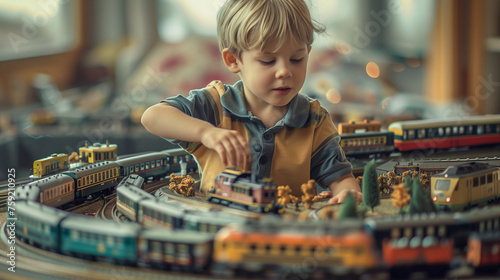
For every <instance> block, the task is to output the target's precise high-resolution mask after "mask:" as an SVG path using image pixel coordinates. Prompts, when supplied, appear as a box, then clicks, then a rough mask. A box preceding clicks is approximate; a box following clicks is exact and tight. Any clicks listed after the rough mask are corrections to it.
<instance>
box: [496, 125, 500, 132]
mask: <svg viewBox="0 0 500 280" xmlns="http://www.w3.org/2000/svg"><path fill="white" fill-rule="evenodd" d="M496 128H497V129H496V132H497V133H500V124H497V125H496Z"/></svg>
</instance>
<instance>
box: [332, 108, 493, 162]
mask: <svg viewBox="0 0 500 280" xmlns="http://www.w3.org/2000/svg"><path fill="white" fill-rule="evenodd" d="M338 126H339V133H340V134H341V142H340V145H341V147H342V148H343V149H344V152H345V154H346V156H347V157H350V158H356V157H367V156H373V155H375V156H383V155H387V154H390V153H392V152H411V151H413V150H434V149H450V148H459V147H466V146H467V147H473V146H479V145H488V144H498V143H500V115H483V116H471V117H466V118H465V117H464V118H456V119H448V120H414V121H399V122H393V123H391V124H390V125H389V127H388V131H381V130H380V128H381V125H380V122H377V121H365V122H362V123H354V122H351V123H342V124H339V125H338ZM356 132H359V133H356Z"/></svg>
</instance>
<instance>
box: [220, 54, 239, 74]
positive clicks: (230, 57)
mask: <svg viewBox="0 0 500 280" xmlns="http://www.w3.org/2000/svg"><path fill="white" fill-rule="evenodd" d="M222 59H223V60H224V64H226V67H227V69H229V71H231V72H233V73H235V74H236V73H239V72H240V67H239V65H238V58H237V57H236V56H235V55H234V54H233V53H231V52H229V49H224V50H222Z"/></svg>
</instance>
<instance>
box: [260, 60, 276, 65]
mask: <svg viewBox="0 0 500 280" xmlns="http://www.w3.org/2000/svg"><path fill="white" fill-rule="evenodd" d="M259 61H260V63H262V64H263V65H271V64H273V63H274V60H269V61H266V60H259Z"/></svg>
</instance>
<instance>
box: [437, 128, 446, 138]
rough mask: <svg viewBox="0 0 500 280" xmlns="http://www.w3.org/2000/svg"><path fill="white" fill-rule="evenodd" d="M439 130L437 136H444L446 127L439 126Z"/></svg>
mask: <svg viewBox="0 0 500 280" xmlns="http://www.w3.org/2000/svg"><path fill="white" fill-rule="evenodd" d="M437 132H438V135H437V136H440V137H442V136H444V128H442V127H440V128H438V130H437Z"/></svg>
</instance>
